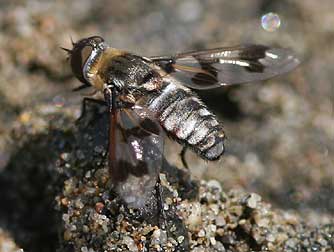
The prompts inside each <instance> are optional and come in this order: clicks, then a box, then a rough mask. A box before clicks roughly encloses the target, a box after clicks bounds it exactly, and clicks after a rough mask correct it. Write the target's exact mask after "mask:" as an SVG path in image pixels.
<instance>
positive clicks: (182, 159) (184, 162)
mask: <svg viewBox="0 0 334 252" xmlns="http://www.w3.org/2000/svg"><path fill="white" fill-rule="evenodd" d="M187 149H188V147H187V146H183V148H182V150H181V152H180V157H181V161H182V164H183V166H184V167H185V168H186V169H189V166H188V163H187V160H186V151H187Z"/></svg>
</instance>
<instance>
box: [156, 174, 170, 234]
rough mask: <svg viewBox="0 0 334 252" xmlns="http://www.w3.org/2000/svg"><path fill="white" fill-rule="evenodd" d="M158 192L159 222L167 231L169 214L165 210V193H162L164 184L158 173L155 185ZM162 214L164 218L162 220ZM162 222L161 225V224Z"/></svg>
mask: <svg viewBox="0 0 334 252" xmlns="http://www.w3.org/2000/svg"><path fill="white" fill-rule="evenodd" d="M155 190H156V194H157V208H158V224H159V226H160V227H161V229H162V230H166V232H167V216H166V213H165V210H164V201H163V195H162V186H161V181H160V176H159V175H158V180H157V183H156V186H155ZM160 216H162V218H163V220H162V222H161V218H160ZM160 223H161V225H160Z"/></svg>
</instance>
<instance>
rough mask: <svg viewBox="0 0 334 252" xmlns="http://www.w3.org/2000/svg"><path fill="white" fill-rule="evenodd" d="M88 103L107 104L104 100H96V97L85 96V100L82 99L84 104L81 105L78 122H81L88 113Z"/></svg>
mask: <svg viewBox="0 0 334 252" xmlns="http://www.w3.org/2000/svg"><path fill="white" fill-rule="evenodd" d="M88 103H93V104H100V105H105V102H104V101H101V100H96V99H93V98H89V97H84V98H83V101H82V105H81V115H80V116H79V118H78V119H77V121H76V122H77V123H78V122H80V121H81V119H82V118H84V117H85V115H86V107H87V104H88Z"/></svg>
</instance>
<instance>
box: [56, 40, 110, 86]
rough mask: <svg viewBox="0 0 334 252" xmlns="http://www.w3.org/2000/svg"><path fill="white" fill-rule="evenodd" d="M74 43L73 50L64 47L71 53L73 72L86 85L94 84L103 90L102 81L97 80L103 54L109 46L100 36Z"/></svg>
mask: <svg viewBox="0 0 334 252" xmlns="http://www.w3.org/2000/svg"><path fill="white" fill-rule="evenodd" d="M72 44H73V48H72V50H70V49H65V48H63V49H64V50H65V51H66V52H68V54H69V60H70V64H71V68H72V72H73V74H74V75H75V76H76V77H77V78H78V79H79V80H80V81H81V82H82V83H84V85H85V86H94V87H95V88H96V89H98V90H102V89H103V86H102V83H101V82H100V81H98V80H97V79H98V76H97V72H98V64H99V61H100V59H101V57H102V54H103V52H104V51H105V50H106V49H107V48H108V46H107V45H106V44H105V42H104V39H103V38H102V37H100V36H92V37H88V38H84V39H81V40H79V41H78V42H75V43H74V42H72Z"/></svg>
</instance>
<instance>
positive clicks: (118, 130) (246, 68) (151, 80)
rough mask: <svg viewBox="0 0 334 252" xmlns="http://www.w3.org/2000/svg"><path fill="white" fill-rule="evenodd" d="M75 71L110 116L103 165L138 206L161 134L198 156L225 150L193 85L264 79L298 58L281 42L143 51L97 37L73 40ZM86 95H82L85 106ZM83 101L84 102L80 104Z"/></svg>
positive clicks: (156, 160)
mask: <svg viewBox="0 0 334 252" xmlns="http://www.w3.org/2000/svg"><path fill="white" fill-rule="evenodd" d="M65 50H66V51H67V52H68V53H69V57H70V63H71V67H72V71H73V73H74V75H75V76H76V77H77V78H78V79H79V80H80V81H81V82H82V83H83V85H82V86H80V87H79V88H77V89H76V90H80V89H83V88H86V87H91V86H92V87H94V88H95V90H96V91H100V92H101V93H103V95H104V101H100V102H103V103H104V104H106V105H107V108H108V111H109V114H110V125H109V147H108V148H109V149H108V158H109V161H108V162H109V167H110V174H111V178H112V182H113V184H114V185H115V188H116V191H117V193H118V194H119V195H120V196H121V197H122V198H123V200H124V201H125V202H126V203H128V204H130V205H132V206H134V207H142V206H143V205H144V203H145V200H146V199H147V197H149V195H150V193H151V192H152V190H153V188H154V186H155V184H156V182H157V179H158V174H159V170H160V167H161V164H162V150H163V134H164V133H167V135H168V136H169V137H171V138H172V139H174V140H176V141H177V142H179V143H180V144H182V145H183V146H184V149H183V151H182V160H183V161H184V152H185V149H186V148H190V149H191V150H193V151H194V152H196V153H197V154H198V155H199V156H200V157H201V158H202V159H205V160H217V159H219V158H220V157H221V155H222V154H223V152H224V132H223V129H222V128H223V127H222V124H221V123H220V122H219V121H218V120H217V118H216V117H215V115H213V114H212V113H211V112H210V111H209V110H208V109H207V107H206V106H205V104H203V103H202V102H201V100H200V99H199V98H198V96H197V95H196V94H194V92H193V91H192V89H195V90H196V89H197V90H198V89H212V88H218V87H221V86H225V85H233V84H240V83H246V82H252V81H258V80H264V79H268V78H271V77H273V76H276V75H280V74H283V73H286V72H288V71H290V70H292V69H294V68H295V67H296V66H297V65H298V64H299V61H298V59H297V58H296V57H295V56H294V54H293V53H292V52H291V51H289V50H287V49H282V48H271V47H267V46H263V45H244V46H237V47H226V48H217V49H210V50H203V51H193V52H186V53H179V54H176V55H174V56H158V57H142V56H138V55H136V54H132V53H129V52H127V51H122V50H118V49H115V48H112V47H110V46H109V45H108V44H107V43H105V41H104V39H103V38H102V37H99V36H93V37H89V38H84V39H82V40H79V41H78V42H76V43H73V49H72V50H69V49H65ZM87 101H92V99H91V98H85V99H84V105H85V103H86V102H87ZM84 108H85V106H83V109H84Z"/></svg>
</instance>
